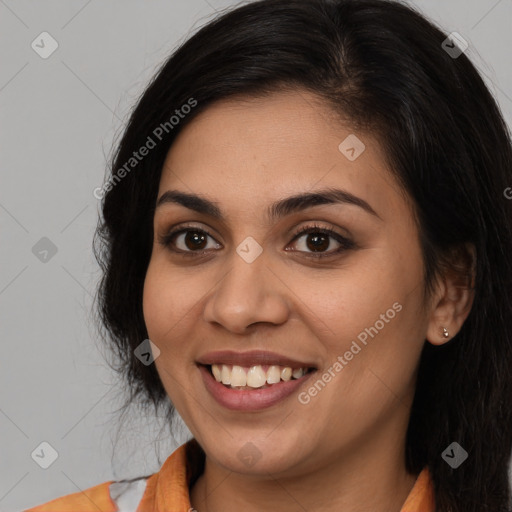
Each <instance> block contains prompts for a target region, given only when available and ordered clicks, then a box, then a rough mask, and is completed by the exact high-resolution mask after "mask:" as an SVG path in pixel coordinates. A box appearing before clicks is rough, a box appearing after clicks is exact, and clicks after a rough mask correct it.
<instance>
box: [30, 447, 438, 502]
mask: <svg viewBox="0 0 512 512" xmlns="http://www.w3.org/2000/svg"><path fill="white" fill-rule="evenodd" d="M203 468H204V458H203V455H202V450H201V449H200V447H199V445H198V443H197V441H196V440H195V439H191V440H190V441H188V442H187V443H185V444H183V445H181V446H180V447H179V448H177V449H176V450H175V451H174V452H173V453H172V454H171V455H170V456H169V457H168V458H167V460H166V461H165V462H164V464H163V465H162V467H161V468H160V470H159V471H158V472H157V473H153V474H152V475H151V476H149V477H145V478H142V479H138V480H137V481H135V482H134V481H130V482H126V483H123V484H120V483H118V482H114V481H113V480H110V481H108V482H104V483H102V484H99V485H96V486H94V487H90V488H89V489H86V490H84V491H82V492H78V493H74V494H68V495H67V496H62V497H60V498H57V499H55V500H52V501H50V502H48V503H45V504H43V505H39V506H36V507H33V508H30V509H26V510H25V511H24V512H118V511H121V512H192V511H193V510H194V509H192V506H191V505H190V493H189V488H190V487H191V485H193V483H195V481H196V480H197V478H198V477H199V475H200V474H201V473H202V471H203ZM191 509H192V510H191ZM400 512H435V508H434V494H433V489H432V482H431V479H430V474H429V472H428V469H427V468H425V469H424V470H423V471H422V472H421V473H420V474H419V476H418V478H417V480H416V482H415V484H414V486H413V488H412V489H411V492H410V493H409V496H408V497H407V499H406V500H405V503H404V504H403V506H402V509H401V510H400Z"/></svg>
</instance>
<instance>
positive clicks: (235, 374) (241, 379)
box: [230, 365, 252, 386]
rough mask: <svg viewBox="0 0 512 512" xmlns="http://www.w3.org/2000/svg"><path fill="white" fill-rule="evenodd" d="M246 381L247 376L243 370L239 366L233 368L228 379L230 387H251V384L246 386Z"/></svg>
mask: <svg viewBox="0 0 512 512" xmlns="http://www.w3.org/2000/svg"><path fill="white" fill-rule="evenodd" d="M248 380H249V376H248V375H247V374H246V373H245V370H244V369H243V368H242V367H241V366H236V365H235V366H233V369H232V370H231V379H230V381H231V382H230V383H231V385H232V386H245V385H249V386H252V384H247V381H248Z"/></svg>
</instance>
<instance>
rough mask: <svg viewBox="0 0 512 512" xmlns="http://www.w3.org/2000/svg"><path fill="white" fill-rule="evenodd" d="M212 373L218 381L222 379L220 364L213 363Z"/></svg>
mask: <svg viewBox="0 0 512 512" xmlns="http://www.w3.org/2000/svg"><path fill="white" fill-rule="evenodd" d="M212 373H213V376H214V377H215V380H216V381H217V382H220V381H221V380H222V376H221V371H220V368H219V366H218V365H216V364H212Z"/></svg>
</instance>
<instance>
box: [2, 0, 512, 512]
mask: <svg viewBox="0 0 512 512" xmlns="http://www.w3.org/2000/svg"><path fill="white" fill-rule="evenodd" d="M412 3H413V4H414V5H416V6H418V7H419V8H420V9H421V10H422V11H423V12H424V13H425V14H426V15H427V16H429V17H430V18H432V19H433V20H435V21H437V22H438V23H439V24H441V25H442V27H444V28H445V30H446V31H447V32H452V31H456V32H459V33H460V34H461V35H462V36H463V37H464V38H465V39H466V40H467V41H468V42H469V48H468V50H467V51H466V53H467V55H468V56H469V57H470V58H471V59H472V60H473V62H474V63H475V64H476V66H477V67H478V69H479V70H480V71H481V72H482V73H483V74H484V75H485V80H486V83H487V84H488V85H489V87H490V88H491V91H492V92H493V94H494V96H495V97H496V98H497V100H498V102H499V104H500V106H501V108H502V110H503V112H504V114H505V117H506V119H507V121H508V122H509V125H510V120H511V119H512V99H511V98H512V65H511V61H510V48H512V1H511V0H499V1H496V0H472V1H467V0H450V1H446V0H421V1H414V2H412ZM235 4H236V2H234V1H228V0H187V1H185V0H179V1H176V0H173V1H167V2H165V1H162V0H154V1H152V2H143V1H141V0H137V1H135V0H131V1H127V0H115V1H109V2H106V1H103V2H101V1H99V0H88V1H87V0H80V1H76V0H73V1H44V2H43V1H25V0H20V1H14V0H0V37H1V39H2V44H1V45H0V56H1V58H0V61H1V63H2V65H1V68H0V116H1V120H2V122H1V126H0V147H1V154H2V158H1V161H0V166H1V179H2V181H1V187H0V226H1V240H2V243H1V244H0V258H1V261H0V264H1V274H0V310H1V322H0V329H1V339H2V357H1V358H0V361H1V362H0V365H1V368H0V450H1V453H0V464H1V465H0V510H2V511H15V510H21V509H22V508H26V507H29V506H34V505H36V504H40V503H44V502H46V501H49V500H51V499H53V498H55V497H57V496H62V495H65V494H69V493H73V492H78V491H79V490H82V489H85V488H88V487H91V486H93V485H96V484H99V483H101V482H104V481H107V480H111V479H112V480H115V479H121V478H130V477H136V476H141V475H146V474H150V473H152V472H154V471H157V470H158V469H159V467H160V466H159V462H158V459H157V454H159V455H160V458H161V460H165V458H166V457H167V456H168V455H169V454H170V453H171V451H172V450H174V449H175V448H176V447H177V446H178V445H180V444H181V443H182V442H184V441H185V440H186V439H187V438H188V436H189V435H190V433H189V431H188V429H187V428H186V427H185V426H182V430H181V431H180V432H179V433H178V434H179V435H178V434H177V436H176V438H175V439H162V440H161V442H160V443H156V442H155V440H156V439H157V437H158V435H159V431H160V428H161V426H162V424H161V421H157V420H155V419H153V418H150V419H149V421H147V420H143V419H140V418H136V417H135V418H133V420H132V421H130V422H129V423H128V424H127V425H126V427H125V428H124V430H123V431H122V438H121V441H120V442H119V443H118V445H117V446H116V452H115V454H114V456H113V450H112V442H113V439H114V437H115V433H116V430H115V428H116V423H115V419H116V416H114V415H113V414H112V412H113V411H114V410H115V409H116V408H117V407H119V405H120V404H121V401H120V399H119V387H118V386H116V385H115V376H114V375H113V374H112V372H111V371H110V369H109V368H108V366H107V365H106V364H105V362H104V359H103V355H102V352H101V346H100V344H99V342H98V341H97V336H96V331H95V328H94V326H93V322H92V319H91V316H90V313H89V312H90V308H91V301H92V294H93V293H94V289H95V285H96V282H97V280H98V278H99V268H98V267H97V265H96V263H95V261H94V258H93V255H92V251H91V241H92V236H93V232H94V228H95V226H96V222H97V216H98V207H99V203H98V201H97V200H96V199H95V197H94V196H93V190H94V189H95V188H96V187H98V186H101V184H102V183H103V178H104V169H105V160H106V157H107V156H108V155H109V153H110V151H111V146H112V142H113V138H114V136H115V135H116V134H118V133H119V132H120V130H122V128H123V126H124V121H126V119H127V115H128V113H129V109H130V108H131V106H132V105H133V103H134V101H135V100H136V99H137V97H138V95H139V93H140V92H141V90H142V88H143V87H144V86H145V84H146V83H147V81H148V80H149V78H150V77H151V76H152V74H153V72H154V70H155V68H156V66H158V65H159V64H160V63H161V62H162V61H163V59H164V58H165V57H166V56H167V55H168V54H169V53H170V52H171V51H172V49H173V48H174V47H175V46H176V45H177V44H178V43H180V42H182V41H183V40H184V39H186V38H187V37H188V36H190V35H191V34H192V33H194V32H195V31H196V30H197V29H198V28H199V27H200V26H201V25H203V24H204V23H206V22H207V21H209V20H210V19H212V17H214V16H215V15H216V11H219V10H221V9H223V8H225V7H229V6H233V5H235ZM43 31H47V32H49V33H50V34H51V35H52V37H53V38H54V39H55V40H56V41H57V42H58V44H59V46H58V49H57V50H56V51H55V52H54V53H53V54H52V55H51V56H50V57H48V58H47V59H43V58H41V57H40V56H39V55H38V54H37V53H36V52H35V51H34V50H33V49H32V47H31V43H32V41H33V40H35V39H36V37H37V36H38V35H39V34H40V33H41V32H43ZM510 185H511V186H512V183H511V184H510ZM43 237H47V238H48V239H49V240H51V242H52V243H53V244H54V245H55V246H56V248H57V252H56V254H54V255H53V256H51V252H50V253H49V254H48V256H47V261H46V262H43V261H41V260H40V259H39V258H38V257H36V255H35V254H34V253H33V250H32V248H33V246H34V245H35V244H36V243H38V241H39V240H40V239H41V238H43ZM40 243H43V242H40ZM43 256H44V255H43V254H41V255H40V257H43ZM43 441H46V442H48V443H50V444H51V445H52V446H53V447H54V448H55V449H56V450H57V452H58V458H57V460H56V461H55V462H54V463H53V464H52V465H51V466H50V467H49V468H48V469H42V468H41V467H39V465H37V464H36V463H35V462H34V460H33V459H32V458H31V453H32V452H33V451H34V449H36V448H37V447H38V446H39V445H40V443H41V442H43Z"/></svg>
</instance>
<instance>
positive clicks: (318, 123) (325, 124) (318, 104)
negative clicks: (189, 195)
mask: <svg viewBox="0 0 512 512" xmlns="http://www.w3.org/2000/svg"><path fill="white" fill-rule="evenodd" d="M347 149H348V150H349V151H348V153H347ZM351 150H352V151H351ZM354 153H355V158H353V157H354ZM349 157H350V158H349ZM328 188H331V189H343V190H345V191H346V192H347V194H351V195H352V196H354V197H356V196H357V197H359V198H361V199H362V200H363V201H364V202H366V203H367V204H368V205H372V208H373V209H374V210H375V211H378V210H379V209H380V210H384V209H385V206H386V204H388V205H389V204H390V203H392V202H396V201H398V200H399V199H398V197H396V196H397V195H399V188H398V184H397V183H396V181H395V180H394V178H393V176H392V175H391V174H390V173H389V170H388V169H387V167H386V162H385V158H384V155H383V152H382V149H381V147H380V145H379V144H378V142H377V140H376V139H375V138H374V137H373V136H372V135H371V134H368V133H360V132H357V133H354V130H353V129H352V128H351V127H350V126H348V125H344V124H342V123H340V122H339V121H338V120H337V119H336V118H335V116H334V114H333V112H332V111H331V110H330V109H329V108H328V107H327V105H326V104H325V103H324V102H322V101H321V100H320V99H319V98H318V97H316V96H314V95H313V94H311V93H309V92H305V91H287V92H279V93H275V94H272V95H269V96H266V97H261V98H241V97H240V98H230V99H226V100H221V101H218V102H215V103H214V104H212V105H210V106H208V107H207V108H206V109H205V110H204V111H202V112H201V113H199V114H198V115H197V116H196V117H195V118H194V119H193V120H192V121H191V122H190V123H189V124H187V125H186V126H185V128H184V129H183V130H182V131H181V132H180V133H179V135H178V136H177V138H176V139H175V141H174V143H173V145H172V146H171V148H170V150H169V152H168V155H167V158H166V160H165V164H164V167H163V169H162V175H161V181H160V187H159V193H158V197H159V198H160V197H161V196H162V195H163V194H164V193H165V192H166V191H168V190H170V189H174V190H176V189H178V190H181V191H183V192H196V193H199V194H201V195H205V196H209V197H212V198H217V199H218V201H220V202H221V203H222V204H224V206H225V209H226V210H229V209H240V208H244V206H249V204H252V206H254V205H255V204H256V201H257V203H258V204H259V205H265V214H269V213H271V211H270V210H269V209H268V205H269V204H270V203H271V202H275V200H277V199H278V198H282V197H284V196H290V195H298V194H301V193H304V192H313V191H315V190H318V189H328Z"/></svg>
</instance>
